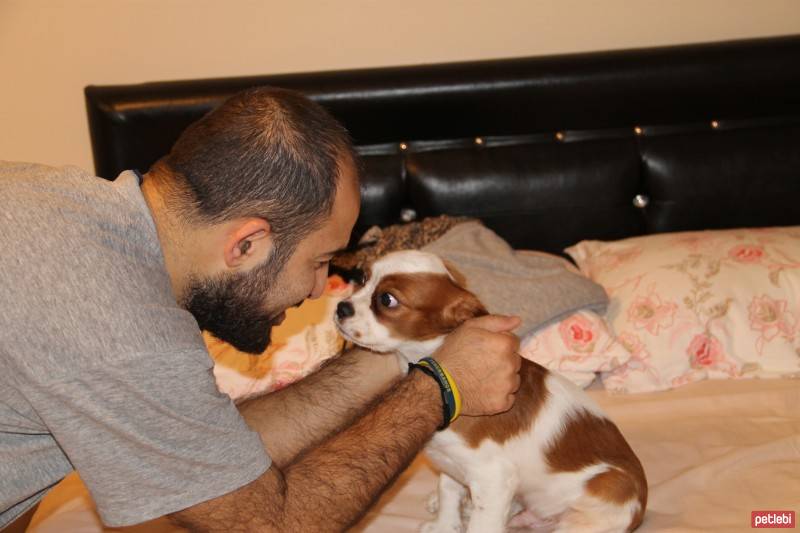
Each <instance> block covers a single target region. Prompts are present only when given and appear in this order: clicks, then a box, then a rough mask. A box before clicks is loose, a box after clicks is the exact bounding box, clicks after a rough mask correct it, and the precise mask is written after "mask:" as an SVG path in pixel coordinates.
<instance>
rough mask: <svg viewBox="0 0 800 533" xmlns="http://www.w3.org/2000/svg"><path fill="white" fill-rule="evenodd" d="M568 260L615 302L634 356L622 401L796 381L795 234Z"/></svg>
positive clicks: (620, 332) (616, 375)
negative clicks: (757, 380) (729, 383)
mask: <svg viewBox="0 0 800 533" xmlns="http://www.w3.org/2000/svg"><path fill="white" fill-rule="evenodd" d="M566 251H567V253H568V254H569V255H571V256H572V257H573V258H574V259H575V261H576V262H577V263H578V266H579V267H580V269H581V271H583V272H584V274H586V275H587V276H589V277H590V278H591V279H592V280H594V281H596V282H597V283H599V284H600V285H602V286H603V287H604V288H605V289H606V291H607V292H608V295H609V297H610V299H611V301H610V305H609V309H608V313H607V320H608V324H609V326H610V328H611V330H612V331H613V332H614V333H615V334H616V336H617V339H618V340H619V342H621V343H622V344H623V345H624V346H625V347H626V348H627V349H628V351H629V352H630V354H631V356H632V357H631V359H630V360H629V361H628V362H627V363H625V364H624V365H622V366H620V367H618V368H616V369H613V370H611V371H609V372H606V373H604V375H603V382H604V385H605V386H606V388H608V389H609V390H612V391H618V392H644V391H654V390H663V389H669V388H672V387H677V386H680V385H683V384H686V383H690V382H693V381H699V380H702V379H709V378H710V379H726V378H741V377H800V321H799V319H800V227H786V228H763V229H739V230H720V231H703V232H684V233H671V234H669V233H667V234H659V235H648V236H643V237H634V238H631V239H625V240H621V241H616V242H599V241H583V242H581V243H579V244H577V245H575V246H573V247H571V248H568V249H567V250H566Z"/></svg>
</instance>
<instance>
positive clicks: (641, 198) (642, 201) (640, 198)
mask: <svg viewBox="0 0 800 533" xmlns="http://www.w3.org/2000/svg"><path fill="white" fill-rule="evenodd" d="M649 203H650V197H649V196H647V195H646V194H637V195H636V196H634V197H633V205H634V207H638V208H639V209H644V208H645V207H647V204H649Z"/></svg>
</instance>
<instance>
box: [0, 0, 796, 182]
mask: <svg viewBox="0 0 800 533" xmlns="http://www.w3.org/2000/svg"><path fill="white" fill-rule="evenodd" d="M792 33H798V34H800V0H603V1H590V0H480V1H476V0H395V1H381V0H316V1H312V0H282V1H278V0H215V1H212V0H0V159H12V160H29V161H39V162H44V163H50V164H76V165H80V166H83V167H86V168H89V169H91V168H92V160H91V151H90V146H89V135H88V130H87V127H86V117H85V111H84V103H83V93H82V90H83V87H84V86H85V85H87V84H108V83H135V82H142V81H154V80H168V79H186V78H197V77H219V76H236V75H247V74H266V73H277V72H291V71H304V70H328V69H338V68H347V67H368V66H380V65H403V64H417V63H434V62H442V61H456V60H469V59H483V58H497V57H513V56H526V55H544V54H552V53H559V52H574V51H585V50H603V49H615V48H630V47H639V46H651V45H664V44H674V43H688V42H701V41H719V40H726V39H736V38H746V37H758V36H768V35H783V34H792Z"/></svg>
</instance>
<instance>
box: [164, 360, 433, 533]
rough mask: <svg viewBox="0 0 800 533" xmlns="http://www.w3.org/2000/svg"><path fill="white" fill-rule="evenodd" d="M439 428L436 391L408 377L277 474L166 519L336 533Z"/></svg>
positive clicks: (420, 378)
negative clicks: (348, 424) (343, 426)
mask: <svg viewBox="0 0 800 533" xmlns="http://www.w3.org/2000/svg"><path fill="white" fill-rule="evenodd" d="M441 423H442V399H441V393H440V391H439V386H438V385H437V384H436V383H435V382H434V380H432V379H431V378H429V377H428V376H426V375H424V374H422V373H420V372H412V373H411V374H410V375H409V376H408V377H406V378H405V379H403V380H402V381H400V382H399V383H398V384H397V385H396V386H395V387H394V388H392V389H391V390H390V391H388V392H387V393H386V394H385V395H384V396H383V397H381V398H380V399H378V400H377V401H376V402H375V403H374V405H373V406H372V407H371V408H369V409H368V410H367V411H366V412H365V413H364V414H363V415H362V416H361V417H360V418H358V419H357V420H356V421H355V422H354V423H353V424H352V425H350V426H349V427H348V428H346V429H344V430H343V431H341V432H339V433H337V434H335V435H332V436H330V437H329V438H328V439H327V440H326V441H325V442H323V443H322V444H320V445H319V446H316V447H314V448H311V449H308V450H306V451H305V452H303V453H301V454H300V455H299V456H297V457H296V458H295V460H294V461H292V463H291V464H289V465H288V466H287V467H286V468H285V469H283V472H281V469H279V468H277V465H274V466H272V467H271V468H270V469H269V470H267V472H265V473H264V474H263V475H262V476H261V477H260V478H258V479H257V480H256V481H254V482H252V483H251V484H249V485H247V486H246V487H243V488H241V489H239V490H237V491H235V492H233V493H230V494H227V495H225V496H222V497H220V498H217V499H214V500H210V501H208V502H205V503H203V504H200V505H197V506H195V507H192V508H189V509H186V510H184V511H181V512H179V513H176V514H174V515H172V517H173V519H174V520H175V521H176V522H177V523H179V524H181V525H183V526H186V527H188V528H190V529H195V528H196V529H201V530H203V531H209V532H215V533H216V532H220V533H223V532H224V533H233V532H238V531H268V532H283V531H314V532H326V531H343V530H345V529H346V528H347V527H349V526H351V525H352V524H353V523H355V522H356V520H358V519H359V518H360V517H361V516H362V515H363V514H364V513H365V512H366V511H367V509H369V507H370V505H371V504H372V503H373V502H374V501H375V500H376V499H377V498H378V496H379V495H380V494H381V492H382V491H383V490H384V489H385V488H386V487H387V486H388V485H389V483H390V482H391V481H392V480H393V479H394V478H395V477H396V476H397V475H398V474H399V473H400V472H402V470H403V469H404V468H405V467H406V466H407V465H408V463H409V462H410V461H411V460H412V459H413V458H414V456H415V455H416V454H417V452H418V451H419V450H420V449H421V448H422V446H423V445H424V444H425V442H426V441H427V440H428V438H429V437H430V436H431V434H432V433H433V431H434V430H435V428H436V427H437V426H438V425H439V424H441Z"/></svg>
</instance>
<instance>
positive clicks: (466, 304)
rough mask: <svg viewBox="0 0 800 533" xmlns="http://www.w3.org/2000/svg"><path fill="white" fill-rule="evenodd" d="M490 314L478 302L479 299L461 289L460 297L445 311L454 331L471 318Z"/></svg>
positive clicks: (445, 317)
mask: <svg viewBox="0 0 800 533" xmlns="http://www.w3.org/2000/svg"><path fill="white" fill-rule="evenodd" d="M488 314H489V312H488V311H487V310H486V308H485V307H484V306H483V304H482V303H481V301H480V300H478V297H477V296H475V295H474V294H472V293H471V292H469V291H468V290H466V289H461V294H460V297H459V298H458V299H456V300H453V301H452V302H451V303H450V304H449V305H448V306H447V307H446V308H445V309H444V319H445V321H446V322H447V323H448V325H450V326H451V327H452V329H455V328H457V327H458V326H460V325H461V324H462V323H463V322H465V321H467V320H469V319H470V318H475V317H479V316H483V315H488Z"/></svg>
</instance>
